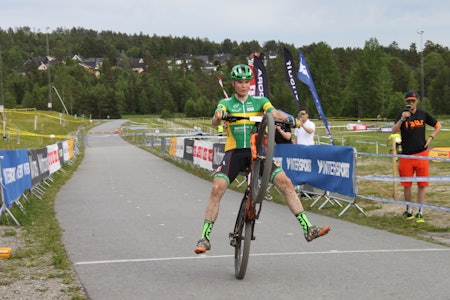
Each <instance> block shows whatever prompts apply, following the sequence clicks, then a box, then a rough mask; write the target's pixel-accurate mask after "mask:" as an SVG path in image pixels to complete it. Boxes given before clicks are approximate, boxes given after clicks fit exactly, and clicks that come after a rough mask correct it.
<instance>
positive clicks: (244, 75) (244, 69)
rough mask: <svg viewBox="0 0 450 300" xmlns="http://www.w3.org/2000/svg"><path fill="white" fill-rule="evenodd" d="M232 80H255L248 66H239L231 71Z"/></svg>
mask: <svg viewBox="0 0 450 300" xmlns="http://www.w3.org/2000/svg"><path fill="white" fill-rule="evenodd" d="M230 75H231V79H233V80H251V79H252V78H253V72H252V69H250V67H249V66H247V65H243V64H242V65H237V66H234V67H233V69H231V73H230Z"/></svg>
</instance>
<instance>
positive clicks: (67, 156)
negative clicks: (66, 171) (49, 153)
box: [62, 140, 71, 161]
mask: <svg viewBox="0 0 450 300" xmlns="http://www.w3.org/2000/svg"><path fill="white" fill-rule="evenodd" d="M62 146H63V159H64V161H69V160H70V158H71V157H70V149H69V140H65V141H62Z"/></svg>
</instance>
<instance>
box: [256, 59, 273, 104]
mask: <svg viewBox="0 0 450 300" xmlns="http://www.w3.org/2000/svg"><path fill="white" fill-rule="evenodd" d="M253 78H254V79H255V90H254V94H253V95H254V96H257V97H266V98H269V84H268V81H267V73H266V68H265V67H264V64H263V62H262V60H261V58H259V57H258V56H256V55H255V56H254V57H253Z"/></svg>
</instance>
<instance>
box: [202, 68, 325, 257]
mask: <svg viewBox="0 0 450 300" xmlns="http://www.w3.org/2000/svg"><path fill="white" fill-rule="evenodd" d="M252 78H253V73H252V70H251V69H250V67H249V66H248V65H244V64H241V65H236V66H234V67H233V68H232V70H231V84H232V86H233V88H234V95H233V96H232V97H230V98H226V99H222V100H220V101H219V103H218V105H217V109H216V111H215V113H214V116H213V118H212V125H213V126H217V125H219V124H221V122H222V120H223V119H226V116H227V115H228V114H232V115H233V116H237V117H239V116H241V117H250V116H262V115H263V114H264V112H266V113H270V114H272V115H273V116H274V118H275V119H276V120H286V121H288V123H289V124H290V125H291V127H295V126H296V124H297V121H296V119H295V118H294V117H287V116H286V115H285V114H284V113H282V112H280V111H278V110H276V109H275V108H274V107H273V106H272V104H271V103H270V101H269V99H267V98H265V97H253V96H250V95H249V94H248V93H249V90H250V80H251V79H252ZM254 125H255V123H254V122H252V121H250V120H247V119H244V120H238V121H236V122H233V123H230V124H227V126H225V127H226V134H227V141H226V143H225V155H224V158H223V160H222V163H221V165H220V166H219V168H218V169H217V170H216V173H215V175H214V180H213V185H212V189H211V193H210V196H209V199H208V202H207V204H206V211H205V219H204V224H203V231H202V236H201V239H200V240H199V241H198V242H197V245H196V246H195V249H194V251H195V253H197V254H200V253H204V252H205V251H207V250H210V249H211V243H210V233H211V230H212V228H213V225H214V222H215V221H216V219H217V216H218V214H219V203H220V200H221V199H222V197H223V195H224V193H225V191H226V190H227V187H228V185H229V184H230V183H231V182H233V181H234V179H235V178H236V176H237V175H238V174H239V172H240V171H241V170H244V169H245V168H246V167H249V166H250V163H251V150H250V136H251V133H252V132H253V128H254ZM272 170H273V171H272V175H271V178H270V180H271V182H273V183H274V185H275V186H276V187H277V188H278V189H279V190H280V191H281V192H282V194H283V195H284V197H285V200H286V203H287V205H288V207H289V209H290V210H291V212H292V213H293V214H294V215H295V217H296V218H297V220H298V221H299V223H300V225H301V226H302V228H303V231H304V235H305V239H306V240H307V241H308V242H310V241H312V240H314V239H315V238H318V237H320V236H322V235H325V234H327V233H328V232H329V231H330V226H325V227H323V228H320V227H317V226H314V225H311V223H310V222H309V220H308V217H307V216H306V214H305V212H304V209H303V205H302V203H301V201H300V199H299V198H298V195H297V193H296V192H295V189H294V186H293V184H292V182H291V180H290V179H289V177H287V175H286V174H285V173H284V171H283V169H281V168H280V166H278V165H276V164H273V166H272Z"/></svg>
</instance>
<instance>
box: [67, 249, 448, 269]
mask: <svg viewBox="0 0 450 300" xmlns="http://www.w3.org/2000/svg"><path fill="white" fill-rule="evenodd" d="M432 251H450V248H448V249H445V248H438V249H436V248H429V249H384V250H383V249H374V250H343V251H339V250H329V251H319V252H285V253H255V254H250V256H287V255H315V254H349V253H396V252H432ZM230 257H234V255H214V256H208V255H205V254H202V255H197V256H185V257H160V258H140V259H117V260H96V261H80V262H76V263H75V265H77V266H81V265H100V264H115V263H134V262H158V261H170V260H173V261H175V260H192V259H207V258H209V259H213V258H230Z"/></svg>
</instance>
